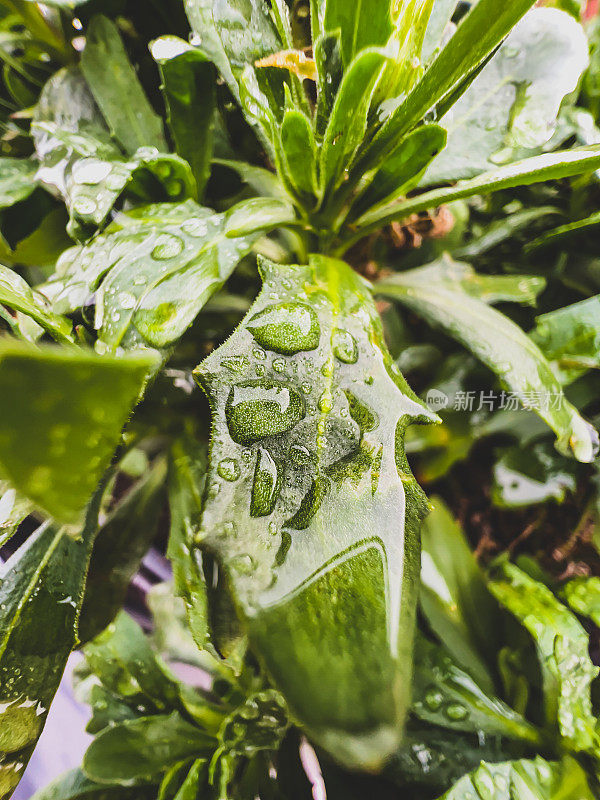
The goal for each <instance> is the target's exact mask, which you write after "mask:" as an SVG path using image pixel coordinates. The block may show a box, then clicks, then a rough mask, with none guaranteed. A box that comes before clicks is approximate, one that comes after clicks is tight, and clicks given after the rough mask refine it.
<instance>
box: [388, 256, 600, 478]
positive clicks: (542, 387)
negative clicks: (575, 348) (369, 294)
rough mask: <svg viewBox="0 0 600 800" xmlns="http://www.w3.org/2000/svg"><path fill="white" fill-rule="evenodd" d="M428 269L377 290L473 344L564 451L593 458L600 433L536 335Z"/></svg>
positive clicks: (402, 276) (475, 351) (397, 278)
mask: <svg viewBox="0 0 600 800" xmlns="http://www.w3.org/2000/svg"><path fill="white" fill-rule="evenodd" d="M428 269H429V268H425V269H424V270H423V271H422V270H419V269H417V270H410V271H409V272H405V273H402V274H397V275H395V276H394V277H393V278H390V279H388V280H386V281H385V282H383V283H378V284H377V285H376V287H375V289H376V292H377V294H380V295H383V296H385V297H389V298H390V299H393V300H396V301H397V302H399V303H401V304H402V305H405V306H407V307H408V308H410V309H411V310H413V311H415V312H416V313H417V314H420V315H422V316H423V317H425V319H427V320H428V321H429V322H431V323H432V324H434V325H436V326H439V327H441V328H442V329H443V330H444V331H445V332H446V333H447V334H448V335H450V336H452V337H453V338H455V339H457V340H458V341H459V342H461V343H462V344H463V345H464V346H465V347H467V348H468V349H469V350H471V352H472V353H473V354H474V355H475V356H477V357H478V358H479V359H480V360H481V361H483V363H484V364H486V365H487V366H488V367H489V368H490V369H491V370H492V371H493V372H495V373H496V374H497V375H498V377H499V378H500V380H501V381H502V383H503V384H504V385H505V386H507V387H508V388H509V389H510V390H511V392H513V393H515V394H516V395H517V397H518V398H519V399H520V400H521V402H522V403H523V404H525V405H526V406H528V407H531V408H533V410H534V411H535V412H536V413H537V414H538V415H539V416H540V417H541V418H542V419H543V420H544V421H545V422H546V423H547V424H548V425H549V426H550V427H551V428H552V430H553V431H554V432H555V434H556V436H557V444H556V446H557V448H558V449H559V450H560V452H562V453H564V454H568V453H569V450H572V452H573V453H574V455H575V457H576V458H577V459H578V460H579V461H584V462H590V461H593V460H594V458H595V456H596V451H597V442H598V436H597V433H596V431H595V430H594V428H592V426H591V425H590V424H589V423H588V422H586V421H585V420H584V419H583V418H582V417H581V416H580V415H579V413H578V411H577V409H576V408H575V407H574V406H573V405H572V404H571V403H569V401H568V400H567V399H566V398H565V396H564V394H563V390H562V386H561V384H560V383H559V381H558V380H557V379H556V377H555V375H554V373H553V371H552V368H551V366H550V364H549V363H548V361H546V359H545V358H544V355H543V354H542V352H541V350H540V349H539V348H538V347H537V345H536V344H535V343H534V342H533V340H532V339H530V338H529V337H528V336H527V334H525V333H524V332H523V330H522V329H521V328H519V327H518V325H516V324H515V323H514V322H513V321H512V320H510V319H509V318H508V317H506V316H505V315H504V314H501V313H500V312H498V311H496V310H495V309H492V308H489V307H488V306H487V305H486V304H485V303H484V302H482V300H481V299H479V298H478V297H477V295H475V296H470V295H469V293H467V292H465V291H464V289H462V288H461V289H460V290H457V288H450V287H449V286H448V284H446V285H444V284H443V283H440V284H439V285H432V283H431V273H430V272H429V271H428ZM491 280H494V279H493V278H492V279H491Z"/></svg>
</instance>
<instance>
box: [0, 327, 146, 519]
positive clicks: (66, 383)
mask: <svg viewBox="0 0 600 800" xmlns="http://www.w3.org/2000/svg"><path fill="white" fill-rule="evenodd" d="M155 366H156V359H155V357H154V356H153V355H152V354H148V353H147V354H140V353H138V354H131V355H127V356H123V357H121V358H112V357H107V358H100V357H99V356H97V355H95V354H94V353H90V352H88V351H84V350H77V349H75V348H72V349H65V350H60V349H58V348H53V347H50V346H48V347H39V348H38V347H33V346H31V345H26V344H24V343H19V342H14V341H9V340H7V339H4V340H3V341H2V343H1V346H0V387H2V391H0V419H1V420H2V423H1V425H0V465H1V469H2V471H3V473H5V475H6V477H7V478H8V479H9V480H10V482H11V484H12V485H13V486H14V488H15V489H17V490H18V491H19V492H21V493H22V494H23V495H25V496H26V497H28V498H30V499H31V500H33V501H34V502H35V503H36V504H38V505H40V506H41V507H42V508H44V509H45V510H46V511H47V512H48V513H50V514H51V515H52V516H53V517H55V518H56V519H57V520H59V521H60V522H65V523H70V524H77V523H78V522H79V521H80V517H81V512H82V509H83V508H84V507H85V505H86V504H87V502H88V500H89V498H90V496H91V495H92V492H93V491H94V489H95V488H96V485H97V483H98V481H99V479H100V477H101V475H102V473H103V472H104V470H105V469H106V468H107V467H108V465H109V463H110V459H111V457H112V455H113V452H114V450H115V448H116V446H117V445H118V443H119V440H120V438H121V430H122V428H123V425H124V424H125V422H126V421H127V418H128V416H129V414H130V413H131V409H132V407H133V406H134V405H135V403H136V401H137V400H138V399H139V397H140V394H141V392H142V389H143V387H144V383H145V380H146V378H147V376H148V375H149V373H150V372H151V370H152V369H153V368H154V367H155Z"/></svg>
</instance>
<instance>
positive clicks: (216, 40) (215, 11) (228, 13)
mask: <svg viewBox="0 0 600 800" xmlns="http://www.w3.org/2000/svg"><path fill="white" fill-rule="evenodd" d="M185 9H186V12H187V15H188V19H189V21H190V26H191V28H192V30H193V32H194V33H195V34H196V36H197V39H198V41H197V42H196V40H192V44H194V45H195V46H197V47H198V48H199V49H200V50H201V51H202V52H203V53H204V54H205V55H206V56H207V58H209V59H210V60H211V61H212V62H213V63H214V64H215V66H216V67H217V69H218V70H219V72H220V73H221V75H222V77H223V79H224V80H225V81H226V83H227V85H228V86H229V88H230V89H231V91H232V93H233V95H234V97H235V98H236V99H237V100H239V97H240V95H239V84H238V81H239V78H240V75H241V73H242V72H243V70H244V67H246V65H254V64H255V63H256V61H259V60H260V59H261V58H265V57H266V56H270V55H272V54H273V53H277V52H278V51H279V50H281V49H282V42H281V40H280V38H279V35H278V33H277V30H276V27H275V24H274V22H273V20H272V19H271V16H270V14H269V10H268V7H267V6H266V4H265V3H264V2H263V1H262V0H247V1H244V0H185Z"/></svg>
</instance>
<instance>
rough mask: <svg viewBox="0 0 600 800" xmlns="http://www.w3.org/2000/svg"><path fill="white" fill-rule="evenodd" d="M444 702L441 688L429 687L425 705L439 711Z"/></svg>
mask: <svg viewBox="0 0 600 800" xmlns="http://www.w3.org/2000/svg"><path fill="white" fill-rule="evenodd" d="M443 702H444V695H443V694H442V693H441V692H440V690H439V689H435V688H432V689H428V690H427V692H426V693H425V705H426V706H427V708H428V709H429V710H430V711H439V709H440V708H441V707H442V703H443Z"/></svg>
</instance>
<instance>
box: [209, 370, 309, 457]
mask: <svg viewBox="0 0 600 800" xmlns="http://www.w3.org/2000/svg"><path fill="white" fill-rule="evenodd" d="M305 413H306V411H305V406H304V400H303V399H302V397H301V396H300V395H299V394H297V393H296V392H295V391H294V390H293V389H290V388H289V387H287V386H285V385H283V384H280V383H272V382H270V381H249V382H247V383H242V384H240V385H239V386H234V387H233V388H232V390H231V391H230V393H229V397H228V398H227V403H226V405H225V418H226V420H227V425H228V427H229V433H230V436H231V438H232V439H233V441H234V442H237V443H238V444H252V443H253V442H257V441H259V440H260V439H264V438H265V437H267V436H277V434H280V433H285V432H286V431H289V430H291V429H292V428H293V427H294V426H295V425H296V424H297V423H298V422H300V420H301V419H302V418H303V417H304V415H305Z"/></svg>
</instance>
